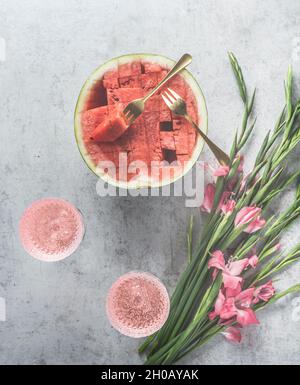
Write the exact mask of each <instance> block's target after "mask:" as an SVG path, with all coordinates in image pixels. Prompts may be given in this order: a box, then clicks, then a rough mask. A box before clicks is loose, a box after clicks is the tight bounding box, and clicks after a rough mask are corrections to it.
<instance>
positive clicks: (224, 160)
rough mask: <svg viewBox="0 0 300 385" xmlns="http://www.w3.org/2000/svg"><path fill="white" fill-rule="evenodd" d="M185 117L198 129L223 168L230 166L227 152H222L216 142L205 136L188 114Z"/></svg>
mask: <svg viewBox="0 0 300 385" xmlns="http://www.w3.org/2000/svg"><path fill="white" fill-rule="evenodd" d="M184 117H185V119H186V120H187V121H188V122H190V123H191V124H192V125H193V126H194V127H195V128H196V130H198V132H199V133H200V135H201V136H202V138H203V140H204V141H205V142H206V144H207V145H208V147H209V148H210V149H211V151H212V152H213V154H214V155H215V157H216V158H217V160H218V161H219V163H220V164H221V165H222V166H229V164H230V159H229V156H228V155H227V154H225V152H224V151H223V150H221V149H220V148H219V147H218V146H217V145H216V144H215V143H214V142H212V141H211V140H210V139H209V138H208V137H207V136H206V135H205V134H204V132H203V131H202V130H201V128H200V127H199V126H198V125H197V124H196V123H195V122H194V121H193V119H192V118H191V117H190V116H189V115H188V114H186V115H184Z"/></svg>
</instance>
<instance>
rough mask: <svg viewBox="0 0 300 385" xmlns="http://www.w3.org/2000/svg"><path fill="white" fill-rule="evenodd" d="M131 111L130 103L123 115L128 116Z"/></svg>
mask: <svg viewBox="0 0 300 385" xmlns="http://www.w3.org/2000/svg"><path fill="white" fill-rule="evenodd" d="M130 111H131V109H130V103H129V104H127V106H126V107H125V108H124V110H123V114H124V115H127V114H128V112H130Z"/></svg>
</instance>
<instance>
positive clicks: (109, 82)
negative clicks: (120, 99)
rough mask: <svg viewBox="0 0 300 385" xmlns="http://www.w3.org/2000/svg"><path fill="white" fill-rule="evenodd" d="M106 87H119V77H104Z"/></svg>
mask: <svg viewBox="0 0 300 385" xmlns="http://www.w3.org/2000/svg"><path fill="white" fill-rule="evenodd" d="M103 87H104V88H119V81H118V78H107V79H103Z"/></svg>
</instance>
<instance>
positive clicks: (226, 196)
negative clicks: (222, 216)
mask: <svg viewBox="0 0 300 385" xmlns="http://www.w3.org/2000/svg"><path fill="white" fill-rule="evenodd" d="M231 194H232V192H231V191H224V192H223V194H222V197H221V199H220V202H219V205H218V209H220V208H221V207H222V206H223V204H224V202H225V201H226V200H227V199H228V198H229V197H230V195H231Z"/></svg>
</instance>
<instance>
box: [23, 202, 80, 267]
mask: <svg viewBox="0 0 300 385" xmlns="http://www.w3.org/2000/svg"><path fill="white" fill-rule="evenodd" d="M19 234H20V240H21V242H22V245H23V247H24V249H25V250H26V251H27V252H28V253H29V254H30V255H31V256H32V257H34V258H37V259H39V260H41V261H47V262H54V261H59V260H61V259H64V258H66V257H68V256H69V255H70V254H72V253H73V252H74V251H75V250H76V249H77V247H78V246H79V244H80V242H81V240H82V238H83V235H84V224H83V218H82V215H81V214H80V212H79V211H78V210H77V209H76V208H75V207H74V206H73V205H71V204H70V203H69V202H67V201H65V200H64V199H59V198H46V199H41V200H38V201H36V202H34V203H33V204H32V205H31V206H29V207H28V208H27V209H26V210H25V211H24V213H23V215H22V217H21V219H20V224H19Z"/></svg>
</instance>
